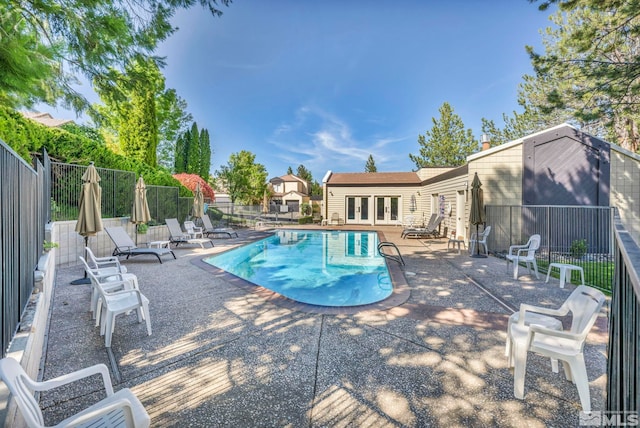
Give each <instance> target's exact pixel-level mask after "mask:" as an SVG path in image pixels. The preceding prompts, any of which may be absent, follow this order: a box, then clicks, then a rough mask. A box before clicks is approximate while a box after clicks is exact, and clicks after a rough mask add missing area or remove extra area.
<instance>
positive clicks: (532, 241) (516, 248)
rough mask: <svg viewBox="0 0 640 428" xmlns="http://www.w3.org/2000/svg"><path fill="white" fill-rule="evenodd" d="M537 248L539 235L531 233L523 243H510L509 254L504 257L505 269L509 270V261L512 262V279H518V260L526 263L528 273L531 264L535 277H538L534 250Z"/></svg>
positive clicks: (538, 246)
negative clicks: (505, 260)
mask: <svg viewBox="0 0 640 428" xmlns="http://www.w3.org/2000/svg"><path fill="white" fill-rule="evenodd" d="M538 248H540V235H531V238H529V241H528V242H527V243H526V244H524V245H512V246H510V247H509V254H507V255H506V256H505V258H506V259H507V271H508V270H509V262H511V263H513V279H518V266H519V265H520V262H525V263H526V264H527V269H529V275H531V265H533V269H534V271H535V273H536V278H538V279H540V275H538V263H536V251H538Z"/></svg>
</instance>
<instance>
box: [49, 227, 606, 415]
mask: <svg viewBox="0 0 640 428" xmlns="http://www.w3.org/2000/svg"><path fill="white" fill-rule="evenodd" d="M345 229H346V227H345ZM349 229H353V228H351V227H349ZM379 230H380V231H381V232H382V233H383V234H384V236H385V239H386V240H388V241H391V242H394V243H396V244H397V245H398V247H399V249H400V251H401V252H402V255H403V257H404V260H405V262H406V267H405V269H404V270H405V277H406V282H407V284H408V288H409V291H410V295H409V297H408V299H407V300H406V302H404V303H402V304H400V305H399V306H394V307H391V308H386V309H379V308H369V309H364V310H360V311H348V312H352V313H341V314H330V313H323V311H322V310H316V309H314V308H313V307H310V306H307V307H303V306H301V305H289V304H287V302H283V300H282V299H278V298H275V297H274V296H273V295H272V293H265V292H263V291H262V290H261V289H259V288H257V287H256V288H255V289H251V288H247V287H241V286H237V285H236V284H235V283H234V282H233V281H229V280H228V277H227V275H226V274H220V273H215V272H212V271H211V270H207V269H203V268H202V267H201V265H200V263H199V262H198V261H199V260H200V259H202V258H204V257H206V256H208V255H212V254H216V253H218V252H221V251H225V250H227V249H229V248H231V247H235V246H238V245H242V244H244V243H246V242H249V241H252V240H254V239H258V238H260V237H263V236H265V234H267V233H269V232H268V231H255V230H243V231H241V232H240V236H239V237H238V238H232V239H216V240H215V247H214V248H206V249H202V248H200V247H189V246H185V247H183V246H180V247H178V248H177V249H176V250H175V253H176V256H177V260H173V259H171V260H169V259H167V260H166V261H165V262H164V263H163V264H159V263H158V261H157V259H156V258H155V257H136V258H133V259H130V260H127V261H124V260H123V264H125V265H126V266H127V268H128V270H129V271H130V272H132V273H135V274H136V275H137V276H138V278H139V283H140V289H141V290H142V293H143V294H144V295H146V296H147V297H148V298H149V300H150V302H151V304H150V311H151V322H152V327H153V334H152V335H151V336H147V334H146V329H145V327H144V324H138V323H137V321H136V318H135V315H134V314H132V315H130V316H128V317H124V316H121V317H119V319H118V321H117V322H116V329H115V332H114V335H113V343H112V354H113V357H114V361H113V363H115V369H116V370H117V371H116V372H113V371H112V375H113V377H114V386H115V389H116V390H117V389H120V388H123V387H129V388H131V389H132V390H133V391H134V392H135V394H137V396H138V397H139V398H140V400H141V401H142V403H143V404H144V406H145V408H146V409H147V411H148V413H149V414H150V416H151V420H152V426H154V427H169V426H180V427H183V426H193V427H347V426H350V427H352V426H358V427H360V426H362V427H430V426H434V427H451V426H465V427H466V426H499V427H521V426H528V427H538V426H539V427H544V426H556V427H569V426H577V425H578V417H579V411H580V409H581V408H580V401H579V398H578V393H577V390H576V388H575V386H574V385H573V384H571V383H570V382H568V381H567V380H565V377H564V373H563V371H562V368H561V369H560V373H557V374H555V373H552V372H551V368H550V364H549V361H548V359H543V358H541V357H538V356H534V355H530V357H529V360H528V364H527V377H526V383H525V400H518V399H516V398H514V396H513V374H512V370H510V369H509V368H508V367H507V360H506V358H505V356H504V345H505V339H506V325H507V319H508V316H509V315H510V314H511V313H512V309H516V308H518V307H519V304H520V303H522V302H526V303H531V304H536V305H541V306H549V307H558V306H560V304H561V303H562V302H563V301H564V300H565V299H566V297H567V296H568V295H569V294H570V293H571V291H572V290H573V289H574V286H573V285H571V284H567V286H566V287H565V288H564V289H560V288H559V287H558V280H557V279H554V280H553V281H550V282H549V283H548V284H545V283H544V276H543V275H540V277H541V279H540V280H537V279H536V278H535V277H532V276H529V275H528V274H526V268H521V271H522V273H523V275H522V276H521V277H520V279H519V280H518V281H514V280H513V279H512V277H511V275H509V274H507V272H506V268H505V261H504V260H501V259H499V258H496V257H488V258H484V259H483V258H478V259H476V258H471V257H469V255H468V253H466V252H465V251H462V254H458V253H457V250H455V251H448V250H447V240H446V239H401V238H400V233H401V228H399V227H386V228H382V229H379ZM81 276H82V270H81V269H80V267H79V266H77V267H72V268H61V269H59V270H58V272H57V279H56V290H55V295H54V301H53V304H52V311H51V320H50V330H49V334H48V346H47V350H46V360H45V362H44V378H45V379H49V378H52V377H55V376H58V375H61V374H63V373H67V372H69V371H73V370H77V369H80V368H82V367H86V366H89V365H92V364H96V363H104V364H106V365H107V366H109V367H112V362H111V361H110V357H109V354H108V352H107V350H106V348H105V347H104V340H103V338H102V337H101V336H100V334H99V330H98V328H95V327H93V322H92V320H91V315H90V313H89V311H88V309H89V298H90V287H89V286H88V285H70V282H71V281H72V280H74V279H77V278H79V277H81ZM510 308H511V309H510ZM606 343H607V315H606V311H605V310H603V312H602V314H601V316H600V318H599V320H598V322H597V323H596V326H595V327H594V329H593V330H592V331H591V333H590V335H589V337H588V343H587V345H586V346H585V357H586V361H587V370H588V375H589V380H590V385H591V388H590V392H591V403H592V409H593V410H603V409H604V391H605V386H606V376H605V372H606ZM117 378H120V379H121V381H120V382H118V381H117ZM99 391H100V385H99V381H98V379H93V378H92V379H90V380H89V381H87V382H85V383H82V384H81V385H75V386H74V387H72V388H61V389H60V390H58V391H57V393H56V394H43V395H42V397H41V405H42V407H43V408H44V410H45V415H46V418H47V423H49V424H51V423H54V422H56V421H59V420H60V419H61V418H63V417H65V416H69V415H71V414H73V413H75V412H76V411H78V410H79V409H81V408H83V407H85V406H87V405H88V403H90V402H93V401H95V400H97V399H99V398H101V397H102V395H101V392H99Z"/></svg>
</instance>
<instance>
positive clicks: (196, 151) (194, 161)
mask: <svg viewBox="0 0 640 428" xmlns="http://www.w3.org/2000/svg"><path fill="white" fill-rule="evenodd" d="M189 136H190V141H189V150H188V152H187V171H186V172H188V173H189V174H200V159H201V158H202V153H201V151H202V147H200V130H198V124H197V123H196V122H193V124H192V125H191V131H190V132H189Z"/></svg>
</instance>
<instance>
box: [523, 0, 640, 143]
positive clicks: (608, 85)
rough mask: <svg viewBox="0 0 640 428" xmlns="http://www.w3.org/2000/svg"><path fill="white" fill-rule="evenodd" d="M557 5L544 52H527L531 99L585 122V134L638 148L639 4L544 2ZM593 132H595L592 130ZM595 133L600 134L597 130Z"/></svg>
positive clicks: (573, 0) (620, 1)
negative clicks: (531, 70) (531, 73)
mask: <svg viewBox="0 0 640 428" xmlns="http://www.w3.org/2000/svg"><path fill="white" fill-rule="evenodd" d="M554 3H555V4H557V5H558V6H559V10H558V11H557V12H556V13H555V14H554V15H552V16H551V21H552V23H553V24H555V27H554V28H547V30H546V32H545V33H544V35H543V44H544V47H545V52H544V53H543V54H540V53H536V52H535V51H534V49H533V48H532V47H527V50H528V52H529V54H530V55H531V59H532V63H533V66H534V70H535V72H536V75H535V78H530V83H531V84H532V85H533V90H532V91H531V93H532V94H534V95H542V96H539V97H538V98H534V97H531V100H530V101H531V103H532V104H533V105H534V106H535V107H537V108H539V109H541V110H543V111H564V112H568V113H570V114H571V115H572V116H573V117H574V118H575V119H576V120H577V121H579V122H581V123H584V124H589V125H591V127H592V129H590V130H589V132H590V133H599V134H601V135H602V134H604V135H602V136H603V137H605V138H607V139H609V140H610V141H612V142H615V143H617V144H619V145H620V146H622V147H624V148H626V149H628V150H631V151H633V152H637V151H638V150H640V126H639V121H640V119H639V118H640V2H638V1H628V0H607V1H603V0H549V1H543V2H542V3H541V7H540V8H541V9H543V10H544V9H546V8H547V7H548V6H549V5H550V4H554ZM594 130H595V132H594ZM598 131H600V132H598Z"/></svg>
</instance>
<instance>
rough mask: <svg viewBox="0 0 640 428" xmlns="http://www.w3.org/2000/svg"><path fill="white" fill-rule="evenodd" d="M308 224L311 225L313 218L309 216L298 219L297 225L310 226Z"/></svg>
mask: <svg viewBox="0 0 640 428" xmlns="http://www.w3.org/2000/svg"><path fill="white" fill-rule="evenodd" d="M310 223H313V217H311V216H305V217H300V218H299V219H298V224H310Z"/></svg>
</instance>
